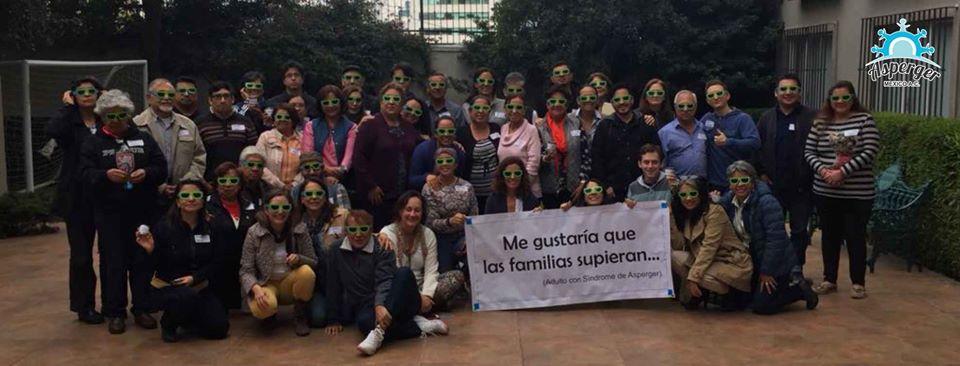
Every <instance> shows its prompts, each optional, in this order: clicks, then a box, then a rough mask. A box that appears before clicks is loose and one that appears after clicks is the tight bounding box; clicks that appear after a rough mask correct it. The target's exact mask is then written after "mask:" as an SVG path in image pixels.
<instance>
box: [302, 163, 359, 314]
mask: <svg viewBox="0 0 960 366" xmlns="http://www.w3.org/2000/svg"><path fill="white" fill-rule="evenodd" d="M295 191H296V192H297V196H295V198H296V199H297V216H300V217H301V219H302V220H303V223H304V224H306V225H307V232H309V233H310V239H311V242H312V243H313V251H314V253H315V254H316V255H317V265H316V266H315V267H314V273H318V274H320V275H321V276H322V275H323V274H324V273H326V263H325V260H326V258H327V257H328V255H327V253H328V252H329V250H330V248H333V247H334V246H335V245H336V244H338V243H339V242H340V241H341V240H343V238H345V237H346V234H347V233H346V219H347V215H348V214H349V213H350V212H349V211H348V210H347V209H345V208H342V207H340V206H337V205H334V204H332V203H330V201H329V200H328V199H327V190H326V188H325V185H324V183H323V181H322V180H321V179H314V178H307V179H306V180H305V181H304V182H303V183H302V184H300V185H299V186H298V187H297V189H296V190H295ZM323 285H324V283H323V281H316V283H315V286H314V290H313V297H312V298H311V299H310V303H309V304H307V307H308V311H307V314H306V315H307V321H308V323H309V324H310V326H311V327H313V328H321V327H323V326H325V325H326V316H327V311H326V309H327V304H326V301H327V300H326V298H327V297H326V292H325V291H324V286H323Z"/></svg>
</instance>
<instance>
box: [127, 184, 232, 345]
mask: <svg viewBox="0 0 960 366" xmlns="http://www.w3.org/2000/svg"><path fill="white" fill-rule="evenodd" d="M202 187H203V183H201V182H199V181H191V180H185V181H181V182H180V184H178V185H177V189H176V197H177V199H176V206H173V207H171V208H170V212H168V213H167V214H166V216H164V217H163V218H162V219H160V221H159V222H158V223H157V225H156V226H155V227H154V228H153V232H152V233H151V232H149V231H147V232H146V233H141V232H137V233H136V238H137V244H139V245H140V246H141V247H143V249H144V250H145V251H146V252H147V253H148V254H150V255H151V256H152V257H153V259H154V260H155V261H156V262H155V263H156V274H155V275H154V277H153V280H152V281H151V282H150V284H151V285H152V287H153V291H154V298H155V299H156V302H157V305H158V307H159V309H161V310H163V317H162V318H160V329H161V337H163V341H164V342H176V341H178V340H179V339H180V337H179V335H178V334H177V329H179V328H181V327H183V328H192V329H195V330H196V331H197V333H198V334H200V335H201V336H203V337H206V338H210V339H222V338H225V337H226V336H227V331H228V330H229V329H230V323H229V321H228V319H227V310H226V309H224V307H223V305H222V304H221V303H220V300H219V299H217V297H216V296H215V295H214V293H213V291H211V289H210V288H209V286H208V284H209V282H208V279H209V278H210V276H211V275H213V274H214V273H216V271H217V267H218V265H219V262H220V259H221V258H222V253H220V251H221V249H222V243H221V242H220V241H219V239H218V238H217V237H215V236H211V235H210V234H211V229H210V225H208V224H207V222H206V219H205V218H204V217H203V202H204V200H203V196H204V193H203V188H202Z"/></svg>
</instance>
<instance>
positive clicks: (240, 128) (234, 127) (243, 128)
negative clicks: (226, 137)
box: [230, 124, 247, 131]
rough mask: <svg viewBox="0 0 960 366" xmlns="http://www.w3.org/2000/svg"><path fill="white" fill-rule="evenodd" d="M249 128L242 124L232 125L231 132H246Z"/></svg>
mask: <svg viewBox="0 0 960 366" xmlns="http://www.w3.org/2000/svg"><path fill="white" fill-rule="evenodd" d="M246 130H247V126H244V125H241V124H235V125H230V131H246Z"/></svg>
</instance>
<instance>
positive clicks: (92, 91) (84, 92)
mask: <svg viewBox="0 0 960 366" xmlns="http://www.w3.org/2000/svg"><path fill="white" fill-rule="evenodd" d="M73 94H76V95H77V96H81V97H85V96H88V95H97V88H76V89H74V90H73Z"/></svg>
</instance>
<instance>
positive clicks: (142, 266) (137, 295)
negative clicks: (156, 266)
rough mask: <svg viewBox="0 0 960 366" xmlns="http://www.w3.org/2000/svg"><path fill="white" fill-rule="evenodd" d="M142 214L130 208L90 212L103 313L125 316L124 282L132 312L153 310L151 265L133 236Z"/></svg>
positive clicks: (125, 296)
mask: <svg viewBox="0 0 960 366" xmlns="http://www.w3.org/2000/svg"><path fill="white" fill-rule="evenodd" d="M131 204H133V203H131ZM146 216H147V215H143V216H140V215H137V214H136V213H133V212H116V213H103V212H96V213H95V215H94V222H95V226H96V228H97V233H98V235H99V238H98V241H97V246H98V247H99V249H100V297H101V301H102V303H103V304H102V310H103V315H104V316H107V317H126V308H127V283H128V282H129V285H130V293H131V294H132V295H133V308H132V309H131V311H132V312H133V314H135V315H136V314H141V313H149V312H152V311H153V309H152V306H151V303H150V299H149V296H150V295H149V289H148V288H149V286H150V284H149V283H150V277H151V276H152V274H153V267H152V266H151V265H150V261H149V259H148V257H147V253H146V252H145V251H144V250H143V248H140V245H138V244H137V242H136V239H135V236H134V232H135V231H136V230H137V226H139V225H140V224H143V223H145V221H146V220H147V219H148V218H147V217H146Z"/></svg>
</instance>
